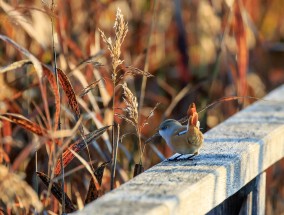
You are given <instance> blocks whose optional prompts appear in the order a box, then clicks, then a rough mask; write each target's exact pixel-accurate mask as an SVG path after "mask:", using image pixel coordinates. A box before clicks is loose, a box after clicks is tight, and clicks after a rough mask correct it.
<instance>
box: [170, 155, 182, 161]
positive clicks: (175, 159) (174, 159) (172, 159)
mask: <svg viewBox="0 0 284 215" xmlns="http://www.w3.org/2000/svg"><path fill="white" fill-rule="evenodd" d="M181 156H182V154H180V155H178V156H176V157H174V158H168V159H167V160H168V161H177V160H179V159H178V158H179V157H181Z"/></svg>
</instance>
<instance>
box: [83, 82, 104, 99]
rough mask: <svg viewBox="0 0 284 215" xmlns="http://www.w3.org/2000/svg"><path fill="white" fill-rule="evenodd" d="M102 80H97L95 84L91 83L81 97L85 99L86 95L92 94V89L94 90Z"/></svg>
mask: <svg viewBox="0 0 284 215" xmlns="http://www.w3.org/2000/svg"><path fill="white" fill-rule="evenodd" d="M100 81H101V80H97V81H94V82H93V83H91V84H90V85H88V86H87V87H85V88H84V89H83V90H82V92H81V93H80V95H79V96H80V97H83V96H84V95H86V94H87V93H88V92H90V91H91V90H92V89H94V88H95V87H96V86H97V85H98V84H99V82H100Z"/></svg>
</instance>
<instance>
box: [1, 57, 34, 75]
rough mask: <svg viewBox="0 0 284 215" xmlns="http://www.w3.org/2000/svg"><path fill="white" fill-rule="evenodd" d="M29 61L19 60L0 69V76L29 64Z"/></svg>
mask: <svg viewBox="0 0 284 215" xmlns="http://www.w3.org/2000/svg"><path fill="white" fill-rule="evenodd" d="M30 63H31V61H30V60H20V61H16V62H13V63H11V64H9V65H7V66H3V67H1V68H0V74H1V73H5V72H8V71H11V70H14V69H18V68H20V67H22V66H24V65H26V64H30Z"/></svg>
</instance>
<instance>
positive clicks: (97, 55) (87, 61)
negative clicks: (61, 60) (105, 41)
mask: <svg viewBox="0 0 284 215" xmlns="http://www.w3.org/2000/svg"><path fill="white" fill-rule="evenodd" d="M104 53H105V51H104V50H100V51H99V52H98V53H96V54H94V55H92V56H89V57H88V59H86V60H83V61H82V62H80V63H79V64H78V65H77V66H76V67H75V69H73V71H74V70H76V69H81V68H82V67H83V66H84V65H86V64H89V63H91V64H93V65H94V66H95V67H96V66H102V64H101V63H99V62H96V61H95V60H96V59H97V58H99V57H100V56H102V55H103V54H104Z"/></svg>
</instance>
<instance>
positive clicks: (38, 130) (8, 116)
mask: <svg viewBox="0 0 284 215" xmlns="http://www.w3.org/2000/svg"><path fill="white" fill-rule="evenodd" d="M0 118H2V119H4V120H8V121H11V122H13V123H16V124H17V125H19V126H21V127H23V128H24V129H26V130H28V131H31V132H33V133H35V134H37V135H39V136H44V135H46V134H47V131H46V130H45V129H44V128H42V127H41V126H39V125H38V124H36V123H35V122H32V121H30V120H29V119H27V118H26V117H24V116H23V115H20V114H15V113H4V114H1V115H0Z"/></svg>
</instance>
